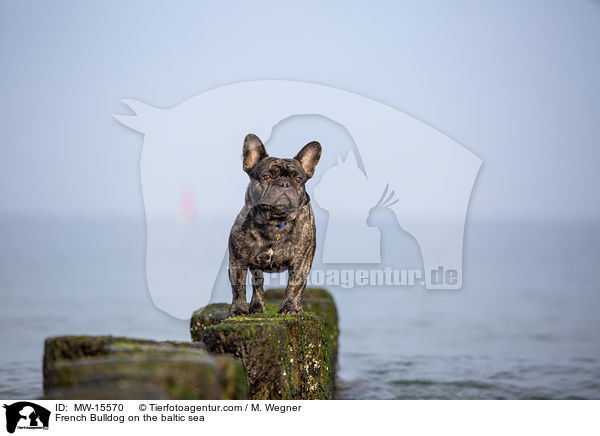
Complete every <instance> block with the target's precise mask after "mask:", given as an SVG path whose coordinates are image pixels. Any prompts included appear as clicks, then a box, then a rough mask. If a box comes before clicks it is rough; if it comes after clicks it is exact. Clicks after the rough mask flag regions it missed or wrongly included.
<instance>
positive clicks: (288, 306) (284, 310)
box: [279, 301, 302, 315]
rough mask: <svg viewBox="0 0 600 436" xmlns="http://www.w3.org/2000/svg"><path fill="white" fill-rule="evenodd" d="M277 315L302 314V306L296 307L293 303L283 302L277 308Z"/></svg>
mask: <svg viewBox="0 0 600 436" xmlns="http://www.w3.org/2000/svg"><path fill="white" fill-rule="evenodd" d="M279 313H281V314H283V315H286V314H299V313H302V305H298V304H296V303H294V302H293V301H283V302H282V303H281V307H280V308H279Z"/></svg>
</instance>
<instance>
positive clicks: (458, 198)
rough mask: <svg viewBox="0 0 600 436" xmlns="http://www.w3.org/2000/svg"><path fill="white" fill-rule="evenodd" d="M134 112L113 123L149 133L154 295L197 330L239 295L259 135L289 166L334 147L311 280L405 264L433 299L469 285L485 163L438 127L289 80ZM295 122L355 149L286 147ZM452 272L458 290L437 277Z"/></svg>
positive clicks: (134, 104) (149, 265)
mask: <svg viewBox="0 0 600 436" xmlns="http://www.w3.org/2000/svg"><path fill="white" fill-rule="evenodd" d="M122 102H123V103H124V104H126V105H127V106H128V107H129V108H130V109H131V110H132V111H133V112H134V114H133V115H114V117H115V118H116V119H117V120H118V121H119V122H120V123H122V124H124V125H126V126H128V127H129V128H131V129H133V130H135V131H137V132H141V133H143V134H144V140H143V146H142V154H141V160H140V176H141V185H142V194H143V200H144V208H145V214H146V226H147V245H146V278H147V284H148V290H149V292H150V295H151V298H152V300H153V302H154V304H155V305H156V306H157V307H158V308H159V309H161V310H163V311H165V312H167V313H169V314H170V315H173V316H175V317H178V318H180V319H187V318H189V308H190V307H199V306H202V305H205V304H207V303H208V302H209V301H214V302H216V301H228V298H229V297H230V295H228V294H229V292H230V289H229V285H228V283H227V279H226V265H227V255H228V254H227V238H228V234H229V230H230V228H231V225H232V223H233V219H234V218H235V216H236V215H237V214H238V212H239V209H240V208H241V205H242V204H243V195H244V192H245V188H246V185H247V176H246V175H245V174H244V172H243V171H241V170H240V168H241V155H240V150H239V149H240V147H239V144H240V143H241V141H242V140H243V138H244V137H245V136H246V135H247V134H248V133H249V132H253V133H255V134H256V135H257V136H258V137H260V138H262V139H263V140H265V145H266V147H267V149H268V150H269V153H272V154H273V155H276V156H281V157H292V156H293V155H294V153H293V151H292V150H295V149H296V148H297V147H298V145H299V144H301V143H306V142H308V141H311V140H319V142H320V143H321V144H322V145H323V154H322V157H321V162H320V163H319V166H318V167H317V172H316V173H315V175H314V177H313V179H312V181H311V184H309V185H310V186H307V189H308V193H309V195H310V196H311V198H312V199H313V208H314V209H315V217H316V221H317V253H316V255H315V263H314V264H313V269H315V268H317V267H319V268H320V267H321V266H326V265H338V266H340V265H345V266H344V268H350V269H352V268H354V269H356V268H358V265H388V264H394V263H397V262H404V263H406V265H407V266H408V267H411V268H412V267H416V268H421V269H422V270H423V274H422V277H421V278H422V286H424V287H425V288H427V289H459V288H460V287H461V286H462V254H463V234H464V226H465V221H466V215H467V209H468V204H469V200H470V196H471V192H472V189H473V186H474V183H475V179H476V177H477V174H478V171H479V168H480V166H481V163H482V160H481V159H480V158H479V157H478V156H476V155H475V154H473V153H472V152H471V151H469V150H467V149H466V148H465V147H463V146H462V145H460V144H459V143H457V142H456V141H454V140H453V139H451V138H450V137H448V136H446V135H444V134H442V133H441V132H439V131H438V130H436V129H434V128H433V127H431V126H429V125H427V124H425V123H423V122H421V121H419V120H417V119H415V118H413V117H411V116H409V115H408V114H406V113H404V112H402V111H399V110H397V109H395V108H393V107H391V106H388V105H385V104H383V103H380V102H377V101H375V100H372V99H369V98H367V97H363V96H360V95H358V94H354V93H351V92H348V91H344V90H340V89H336V88H332V87H328V86H323V85H317V84H313V83H305V82H293V81H283V80H260V81H252V82H242V83H235V84H231V85H226V86H222V87H219V88H215V89H212V90H208V91H206V92H202V93H200V94H198V95H196V96H195V97H192V98H190V99H188V100H186V101H184V102H182V103H180V104H178V105H176V106H174V107H172V108H168V109H160V108H156V107H153V106H149V105H147V104H145V103H142V102H140V101H138V100H132V99H125V100H122ZM296 117H320V118H323V119H325V120H327V121H328V122H329V123H330V124H335V125H336V126H339V129H341V130H343V131H344V132H345V137H344V138H345V139H344V138H335V139H334V138H332V140H331V141H329V142H328V140H326V139H325V138H322V137H321V136H320V135H318V134H316V133H315V131H313V130H308V131H306V130H305V131H304V132H301V131H300V132H297V133H298V134H297V135H296V136H295V137H294V138H292V139H293V140H292V141H287V142H286V141H278V139H277V137H278V135H280V133H278V132H279V131H281V130H282V129H283V126H285V125H288V124H290V123H293V120H294V119H295V118H296ZM302 135H306V137H303V136H302ZM306 139H308V141H306ZM302 141H305V142H302ZM284 142H285V144H284ZM386 187H387V188H386ZM386 189H387V191H386ZM384 191H385V192H384ZM382 197H383V198H382ZM200 218H201V219H200ZM400 251H402V252H403V253H400ZM440 271H442V272H444V271H445V272H450V273H451V275H450V278H451V280H439V277H438V276H439V274H438V272H440Z"/></svg>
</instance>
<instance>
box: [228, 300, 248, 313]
mask: <svg viewBox="0 0 600 436" xmlns="http://www.w3.org/2000/svg"><path fill="white" fill-rule="evenodd" d="M248 312H249V309H248V303H246V302H245V301H243V302H240V303H233V304H232V305H231V307H230V308H229V316H238V315H248Z"/></svg>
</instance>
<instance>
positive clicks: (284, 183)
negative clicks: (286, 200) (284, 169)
mask: <svg viewBox="0 0 600 436" xmlns="http://www.w3.org/2000/svg"><path fill="white" fill-rule="evenodd" d="M277 184H278V185H279V186H280V187H282V188H289V187H290V186H291V185H290V181H289V180H286V179H282V180H279V181H278V182H277Z"/></svg>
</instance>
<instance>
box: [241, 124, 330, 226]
mask: <svg viewBox="0 0 600 436" xmlns="http://www.w3.org/2000/svg"><path fill="white" fill-rule="evenodd" d="M320 157H321V144H319V143H318V142H316V141H313V142H310V143H308V144H306V145H305V146H304V147H303V148H302V150H300V151H299V152H298V154H297V155H296V156H295V157H294V158H293V159H280V158H276V157H271V156H269V155H268V154H267V151H266V150H265V146H264V145H263V143H262V142H261V140H260V139H259V138H258V137H257V136H256V135H253V134H249V135H247V136H246V139H245V140H244V148H243V158H244V171H246V172H247V173H248V175H249V176H250V184H249V185H248V190H247V191H246V205H247V206H248V207H249V208H250V209H252V210H253V211H254V212H255V217H256V219H257V221H259V222H260V223H261V224H262V223H264V224H278V223H281V222H285V221H291V220H293V219H295V218H296V216H297V215H298V211H299V210H300V208H302V207H304V206H305V205H306V204H307V203H308V201H309V198H308V194H307V193H306V190H305V188H304V184H305V183H306V181H307V180H308V179H310V178H311V177H312V176H313V174H314V173H315V167H316V166H317V163H318V162H319V158H320Z"/></svg>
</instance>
